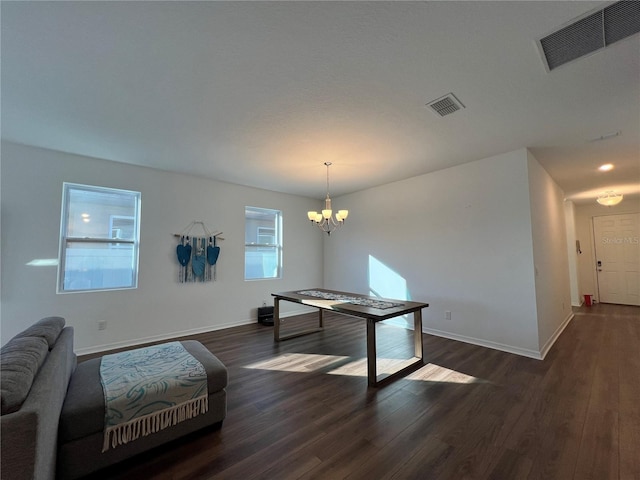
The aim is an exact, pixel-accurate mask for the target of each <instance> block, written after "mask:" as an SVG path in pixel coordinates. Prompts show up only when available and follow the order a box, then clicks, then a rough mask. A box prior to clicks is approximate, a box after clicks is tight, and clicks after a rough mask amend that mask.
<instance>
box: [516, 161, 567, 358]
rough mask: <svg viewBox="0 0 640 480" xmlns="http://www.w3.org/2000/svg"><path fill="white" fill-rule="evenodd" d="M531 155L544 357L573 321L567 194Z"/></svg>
mask: <svg viewBox="0 0 640 480" xmlns="http://www.w3.org/2000/svg"><path fill="white" fill-rule="evenodd" d="M527 155H528V162H527V163H528V169H529V195H530V198H531V233H532V237H533V262H534V272H535V285H536V310H537V314H538V338H539V340H538V341H539V348H540V352H541V353H542V356H544V355H546V353H547V351H548V350H549V348H551V346H552V345H553V342H554V341H555V340H556V338H557V337H558V336H559V335H560V333H562V330H563V329H564V327H565V326H566V325H567V324H568V322H569V320H571V318H573V314H572V311H571V290H570V281H569V259H568V252H567V230H566V224H565V213H564V193H563V192H562V190H560V187H558V185H557V184H556V183H555V182H554V181H553V180H552V179H551V177H550V176H549V174H548V173H547V172H546V171H545V169H544V168H542V166H541V165H540V164H539V163H538V161H537V160H536V159H535V157H534V156H533V155H532V154H531V153H530V152H527Z"/></svg>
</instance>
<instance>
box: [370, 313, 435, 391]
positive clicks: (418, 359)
mask: <svg viewBox="0 0 640 480" xmlns="http://www.w3.org/2000/svg"><path fill="white" fill-rule="evenodd" d="M413 353H414V355H413V356H414V358H413V359H412V361H411V363H409V364H408V365H406V366H405V367H403V368H400V369H399V370H397V371H395V372H393V373H390V374H388V375H386V376H385V375H384V374H382V375H381V378H380V379H378V371H377V353H376V322H375V321H374V320H372V319H369V318H368V319H367V378H368V382H369V386H370V387H380V386H382V385H383V384H386V383H388V382H390V381H391V380H394V379H396V378H399V377H402V376H404V375H406V374H407V373H409V372H412V371H414V370H417V369H418V368H420V367H422V366H423V365H424V344H423V341H422V312H421V311H420V310H416V311H415V312H413Z"/></svg>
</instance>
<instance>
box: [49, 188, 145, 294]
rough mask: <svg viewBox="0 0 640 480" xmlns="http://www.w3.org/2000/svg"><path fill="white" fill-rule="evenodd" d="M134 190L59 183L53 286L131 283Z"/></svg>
mask: <svg viewBox="0 0 640 480" xmlns="http://www.w3.org/2000/svg"><path fill="white" fill-rule="evenodd" d="M139 238H140V193H139V192H131V191H128V190H116V189H113V188H103V187H93V186H88V185H77V184H73V183H65V184H64V185H63V190H62V218H61V221H60V254H59V262H58V264H59V269H58V292H59V293H65V292H83V291H94V290H113V289H125V288H136V287H137V286H138V247H139Z"/></svg>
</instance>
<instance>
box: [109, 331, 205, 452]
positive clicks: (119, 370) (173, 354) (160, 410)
mask: <svg viewBox="0 0 640 480" xmlns="http://www.w3.org/2000/svg"><path fill="white" fill-rule="evenodd" d="M100 381H101V382H102V388H103V391H104V398H105V428H104V444H103V446H102V451H103V452H106V451H107V450H108V449H109V447H111V448H115V447H117V446H118V445H124V444H126V443H128V442H131V441H133V440H135V439H137V438H139V437H143V436H146V435H149V434H151V433H155V432H158V431H160V430H163V429H165V428H167V427H170V426H172V425H175V424H177V423H179V422H182V421H184V420H188V419H190V418H193V417H195V416H197V415H200V414H203V413H206V412H207V410H208V408H209V402H208V398H209V397H208V394H207V373H206V371H205V369H204V367H203V366H202V364H201V363H200V362H199V361H198V360H197V359H195V358H194V357H193V355H191V354H190V353H189V352H188V351H187V350H186V349H185V348H184V347H183V346H182V344H181V343H180V342H170V343H164V344H161V345H153V346H151V347H145V348H140V349H137V350H130V351H128V352H122V353H115V354H112V355H105V356H104V357H102V362H101V364H100Z"/></svg>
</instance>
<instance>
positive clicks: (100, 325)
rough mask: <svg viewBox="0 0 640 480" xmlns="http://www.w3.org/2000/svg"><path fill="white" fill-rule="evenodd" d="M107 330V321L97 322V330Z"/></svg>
mask: <svg viewBox="0 0 640 480" xmlns="http://www.w3.org/2000/svg"><path fill="white" fill-rule="evenodd" d="M106 329H107V321H106V320H100V321H99V322H98V330H106Z"/></svg>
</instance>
